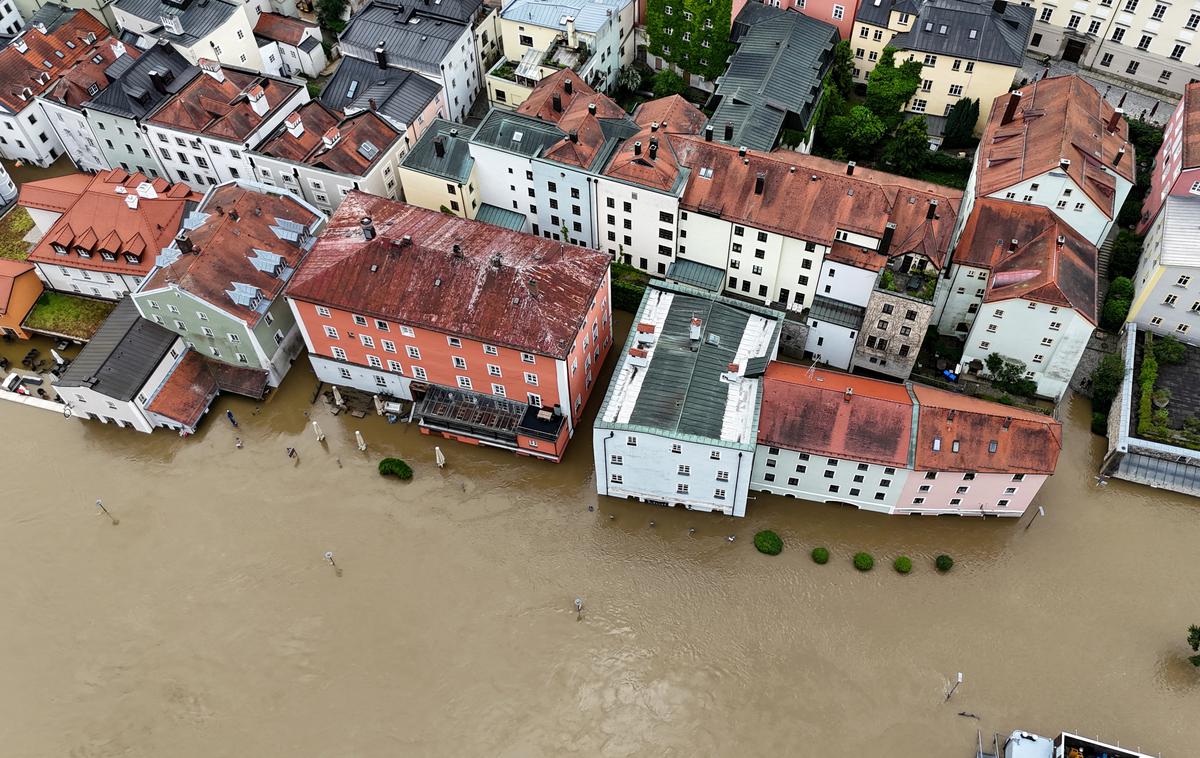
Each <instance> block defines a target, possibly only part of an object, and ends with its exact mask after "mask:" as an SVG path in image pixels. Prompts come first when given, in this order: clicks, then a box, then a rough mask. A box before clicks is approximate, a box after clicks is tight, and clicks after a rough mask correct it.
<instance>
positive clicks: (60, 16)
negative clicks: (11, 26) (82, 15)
mask: <svg viewBox="0 0 1200 758" xmlns="http://www.w3.org/2000/svg"><path fill="white" fill-rule="evenodd" d="M76 10H78V9H77V8H68V7H67V6H65V5H59V4H58V3H46V4H45V5H43V6H42V7H40V8H38V9H37V10H36V11H34V13H33V15H32V16H30V17H29V20H28V21H26V22H25V27H26V28H27V29H32V28H33V27H34V26H36V25H37V24H42V25H43V26H45V27H46V33H47V34H52V33H54V30H55V29H58V27H60V26H62V25H63V24H64V23H66V22H67V21H70V20H71V18H72V17H73V16H74V15H75V11H76Z"/></svg>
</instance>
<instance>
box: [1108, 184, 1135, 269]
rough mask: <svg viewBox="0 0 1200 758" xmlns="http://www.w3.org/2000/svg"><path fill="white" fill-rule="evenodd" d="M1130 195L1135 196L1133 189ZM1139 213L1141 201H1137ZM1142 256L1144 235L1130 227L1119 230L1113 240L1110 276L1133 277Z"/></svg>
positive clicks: (1109, 267) (1109, 259) (1109, 264)
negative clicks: (1132, 230)
mask: <svg viewBox="0 0 1200 758" xmlns="http://www.w3.org/2000/svg"><path fill="white" fill-rule="evenodd" d="M1129 194H1130V196H1131V197H1132V196H1133V192H1132V191H1131V192H1130V193H1129ZM1137 208H1138V213H1139V214H1140V213H1141V201H1138V203H1137ZM1141 258H1142V237H1141V235H1138V234H1134V233H1133V232H1131V231H1129V230H1128V229H1122V230H1121V231H1119V232H1117V238H1116V239H1115V240H1113V248H1112V254H1111V255H1110V256H1109V258H1108V278H1109V279H1116V278H1117V277H1122V276H1124V277H1129V278H1133V276H1134V274H1136V273H1137V269H1138V263H1139V262H1140V261H1141Z"/></svg>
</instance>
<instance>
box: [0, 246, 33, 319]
mask: <svg viewBox="0 0 1200 758" xmlns="http://www.w3.org/2000/svg"><path fill="white" fill-rule="evenodd" d="M31 271H33V264H32V263H28V262H26V261H10V260H8V259H6V258H0V316H4V315H6V314H7V313H8V301H9V298H11V297H12V292H13V286H14V285H15V284H16V282H17V278H18V277H21V276H24V275H25V274H28V273H30V272H31Z"/></svg>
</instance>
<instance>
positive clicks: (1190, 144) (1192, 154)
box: [1181, 82, 1200, 168]
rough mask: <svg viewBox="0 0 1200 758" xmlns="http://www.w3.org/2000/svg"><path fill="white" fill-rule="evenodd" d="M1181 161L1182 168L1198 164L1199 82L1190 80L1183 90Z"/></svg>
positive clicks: (1199, 164) (1199, 162)
mask: <svg viewBox="0 0 1200 758" xmlns="http://www.w3.org/2000/svg"><path fill="white" fill-rule="evenodd" d="M1183 108H1184V111H1183V158H1182V160H1183V163H1182V164H1181V167H1182V168H1191V167H1193V166H1200V82H1191V83H1189V84H1188V85H1187V88H1186V89H1184V91H1183Z"/></svg>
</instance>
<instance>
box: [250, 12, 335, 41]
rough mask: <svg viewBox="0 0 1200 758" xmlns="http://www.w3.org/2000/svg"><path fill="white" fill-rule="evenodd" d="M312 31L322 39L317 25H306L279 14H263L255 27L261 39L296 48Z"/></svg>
mask: <svg viewBox="0 0 1200 758" xmlns="http://www.w3.org/2000/svg"><path fill="white" fill-rule="evenodd" d="M309 29H312V30H313V31H315V32H317V35H318V37H320V31H319V29H318V28H317V26H316V25H315V24H306V23H304V22H303V21H301V20H300V19H298V18H292V17H291V16H282V15H280V14H278V13H263V14H262V15H260V16H259V17H258V23H257V24H255V25H254V33H255V34H256V35H258V36H259V37H265V38H267V39H273V40H275V41H277V42H282V43H284V44H285V45H291V46H292V47H295V46H296V45H299V44H300V41H301V40H303V39H304V33H305V32H306V31H308V30H309Z"/></svg>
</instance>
